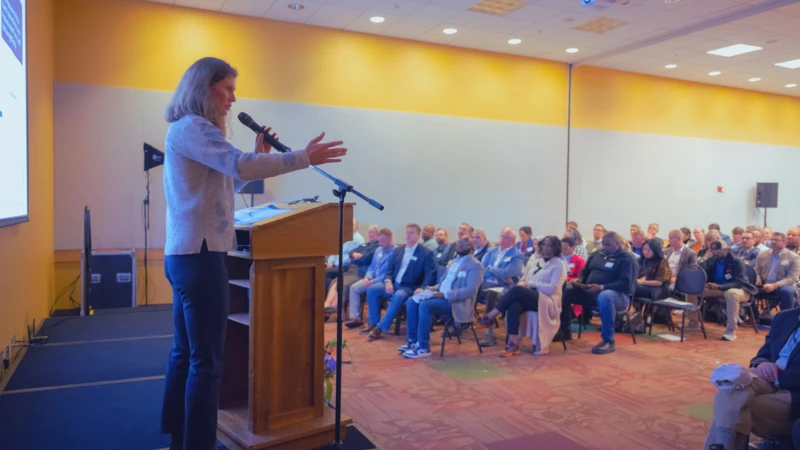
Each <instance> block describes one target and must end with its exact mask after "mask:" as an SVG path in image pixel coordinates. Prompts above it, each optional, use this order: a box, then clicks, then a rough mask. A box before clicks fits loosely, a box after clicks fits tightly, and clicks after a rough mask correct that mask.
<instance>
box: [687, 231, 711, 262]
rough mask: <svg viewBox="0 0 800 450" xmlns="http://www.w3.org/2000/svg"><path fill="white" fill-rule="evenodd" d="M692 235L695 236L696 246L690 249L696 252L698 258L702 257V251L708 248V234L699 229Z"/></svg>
mask: <svg viewBox="0 0 800 450" xmlns="http://www.w3.org/2000/svg"><path fill="white" fill-rule="evenodd" d="M692 235H693V236H694V245H693V246H689V248H691V249H692V250H694V252H695V253H697V256H698V257H700V250H702V249H703V248H704V247H705V246H706V232H705V230H703V229H702V228H701V227H697V228H695V229H694V231H693V232H692ZM687 245H688V244H687Z"/></svg>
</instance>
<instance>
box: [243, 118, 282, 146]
mask: <svg viewBox="0 0 800 450" xmlns="http://www.w3.org/2000/svg"><path fill="white" fill-rule="evenodd" d="M239 122H242V125H244V126H246V127H247V128H250V129H251V130H253V131H254V132H255V133H256V134H261V133H264V128H263V127H262V126H261V125H259V124H257V123H256V121H255V120H253V118H252V117H250V115H249V114H247V113H246V112H240V113H239ZM264 140H265V141H267V142H268V143H269V145H271V146H272V148H274V149H275V150H277V151H279V152H281V153H286V152H290V151H292V149H291V148H289V147H287V146H285V145H283V144H281V143H280V141H278V140H277V139H275V138H274V137H272V136H270V135H269V133H264Z"/></svg>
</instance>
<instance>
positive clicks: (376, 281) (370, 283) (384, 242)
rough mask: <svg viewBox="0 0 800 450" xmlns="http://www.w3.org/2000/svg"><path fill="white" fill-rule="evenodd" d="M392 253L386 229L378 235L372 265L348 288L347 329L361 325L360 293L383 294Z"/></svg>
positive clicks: (390, 236)
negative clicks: (348, 309) (372, 291)
mask: <svg viewBox="0 0 800 450" xmlns="http://www.w3.org/2000/svg"><path fill="white" fill-rule="evenodd" d="M393 251H394V243H393V242H392V232H391V231H390V230H389V229H388V228H384V229H382V230H380V232H379V233H378V248H377V249H375V253H374V254H373V255H372V263H371V264H370V265H369V268H367V271H366V273H365V274H364V277H363V278H362V279H360V280H358V281H356V282H355V283H353V284H352V285H351V286H350V294H349V300H350V321H349V322H347V324H345V326H347V328H350V329H353V328H358V327H360V326H361V325H362V324H363V323H362V322H361V294H362V293H365V292H367V291H368V290H369V289H372V290H375V291H377V292H376V293H377V294H380V293H383V291H384V289H385V287H384V284H383V281H384V279H385V278H386V269H387V268H388V267H389V261H391V260H392V252H393ZM398 251H399V250H398Z"/></svg>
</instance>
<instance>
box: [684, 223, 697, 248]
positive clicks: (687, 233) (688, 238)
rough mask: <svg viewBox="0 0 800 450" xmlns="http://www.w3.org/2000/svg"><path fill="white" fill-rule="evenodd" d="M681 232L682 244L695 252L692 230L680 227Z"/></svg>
mask: <svg viewBox="0 0 800 450" xmlns="http://www.w3.org/2000/svg"><path fill="white" fill-rule="evenodd" d="M681 233H683V245H685V246H687V247H689V248H690V249H692V251H693V252H695V254H696V253H697V251H696V250H695V249H694V239H692V230H690V229H688V228H686V227H681Z"/></svg>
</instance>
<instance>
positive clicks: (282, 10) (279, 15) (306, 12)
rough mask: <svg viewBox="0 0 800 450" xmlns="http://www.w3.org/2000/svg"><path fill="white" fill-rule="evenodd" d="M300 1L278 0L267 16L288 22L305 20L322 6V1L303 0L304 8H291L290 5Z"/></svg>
mask: <svg viewBox="0 0 800 450" xmlns="http://www.w3.org/2000/svg"><path fill="white" fill-rule="evenodd" d="M294 3H298V1H297V0H276V1H275V3H273V5H272V7H271V8H270V9H269V11H267V15H266V16H265V17H267V18H269V19H275V20H283V21H286V22H305V21H306V20H308V19H310V18H311V16H313V15H314V13H315V12H317V10H318V9H319V8H320V7H322V2H319V1H312V0H302V3H301V4H302V5H303V9H301V10H299V11H295V10H293V9H289V5H291V4H294Z"/></svg>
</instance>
